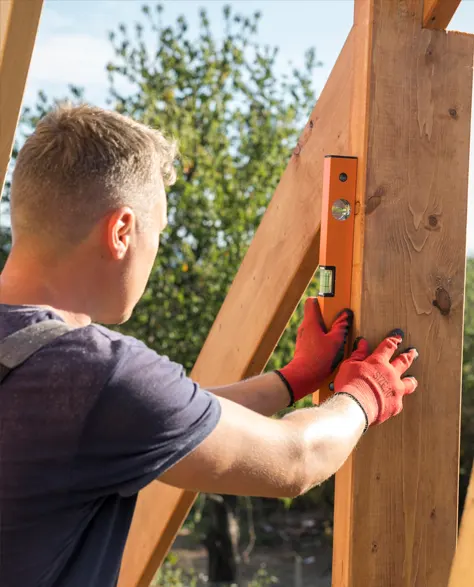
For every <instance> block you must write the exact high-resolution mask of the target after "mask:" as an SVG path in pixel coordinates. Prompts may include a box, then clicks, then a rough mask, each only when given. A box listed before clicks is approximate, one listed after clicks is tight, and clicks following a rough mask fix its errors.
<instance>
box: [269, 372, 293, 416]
mask: <svg viewBox="0 0 474 587" xmlns="http://www.w3.org/2000/svg"><path fill="white" fill-rule="evenodd" d="M274 373H276V374H277V375H278V377H279V378H280V379H281V380H282V381H283V383H284V384H285V386H286V389H287V390H288V394H289V396H290V403H289V404H288V406H287V407H289V408H290V407H291V406H292V405H293V404H294V403H295V401H296V400H295V394H294V393H293V390H292V389H291V385H290V384H289V383H288V380H287V379H286V377H285V376H284V375H283V373H282V372H281V371H279V370H278V369H276V370H275V371H274Z"/></svg>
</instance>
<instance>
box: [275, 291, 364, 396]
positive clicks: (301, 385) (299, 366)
mask: <svg viewBox="0 0 474 587" xmlns="http://www.w3.org/2000/svg"><path fill="white" fill-rule="evenodd" d="M353 318H354V315H353V313H352V310H349V309H347V308H346V309H344V310H342V311H341V312H339V314H338V315H337V316H336V318H335V320H334V322H333V325H332V327H331V330H329V332H328V330H327V328H326V325H325V324H324V320H323V317H322V314H321V309H320V307H319V303H318V300H317V298H308V299H307V300H306V303H305V307H304V318H303V322H302V323H301V325H300V327H299V329H298V336H297V338H296V349H295V355H294V357H293V359H292V361H291V362H290V363H288V365H286V367H283V369H279V370H278V371H277V373H278V374H279V375H280V377H281V378H282V379H283V381H284V382H285V383H286V386H287V387H288V391H289V392H290V396H291V402H290V405H291V404H293V403H294V402H296V401H298V400H300V399H301V398H303V397H305V396H306V395H308V394H310V393H313V392H315V391H317V390H318V389H319V388H320V387H321V384H322V383H324V381H325V380H326V379H327V378H328V377H329V375H331V373H332V372H333V371H334V369H335V368H336V367H337V366H338V365H339V363H340V362H341V361H342V359H343V358H344V345H345V343H346V340H347V335H348V333H349V329H350V328H351V326H352V321H353Z"/></svg>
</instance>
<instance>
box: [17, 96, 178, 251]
mask: <svg viewBox="0 0 474 587" xmlns="http://www.w3.org/2000/svg"><path fill="white" fill-rule="evenodd" d="M177 154H178V153H177V145H176V142H175V141H172V140H168V139H166V138H165V136H164V135H163V134H162V133H161V132H160V131H158V130H155V129H152V128H149V127H148V126H146V125H144V124H141V123H139V122H136V121H134V120H132V119H130V118H127V117H126V116H123V115H121V114H118V113H117V112H113V111H109V110H104V109H102V108H98V107H93V106H89V105H84V104H83V105H80V106H71V105H67V104H66V105H58V106H57V107H56V108H55V109H54V110H52V111H51V112H49V113H48V114H47V115H46V116H45V117H44V118H42V119H41V120H40V121H39V123H38V124H37V126H36V129H35V130H34V132H33V133H32V134H31V135H30V136H29V137H28V139H27V140H26V142H25V143H24V145H23V147H22V148H21V150H20V152H19V154H18V157H17V159H16V164H15V168H14V170H13V177H12V187H11V215H12V228H13V231H14V233H15V232H17V233H19V234H21V233H25V232H26V233H31V232H32V231H33V232H34V233H35V234H37V235H38V236H40V235H41V234H43V233H44V235H45V237H46V238H47V237H48V235H49V236H52V237H53V238H54V239H55V240H56V239H59V240H62V241H65V242H69V243H71V244H75V243H78V242H80V241H81V240H83V239H84V238H85V237H86V236H87V234H88V233H89V232H90V231H91V230H92V228H93V226H94V225H95V223H96V222H97V221H98V220H100V218H102V217H103V216H104V215H105V214H107V213H108V212H109V211H112V210H114V209H117V208H119V207H121V206H130V207H131V208H132V209H133V210H134V211H135V213H136V214H137V218H138V223H139V225H140V223H141V224H142V225H145V224H147V217H148V218H149V213H150V212H151V210H152V209H153V205H154V203H155V202H156V201H157V200H156V197H157V195H158V193H159V190H160V188H161V187H162V185H163V184H164V185H168V186H169V185H172V184H173V183H174V182H175V181H176V171H175V166H174V162H175V159H176V157H177Z"/></svg>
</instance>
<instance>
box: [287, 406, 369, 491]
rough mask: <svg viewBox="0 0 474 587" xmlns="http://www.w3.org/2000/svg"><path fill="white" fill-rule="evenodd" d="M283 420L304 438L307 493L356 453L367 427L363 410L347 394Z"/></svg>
mask: <svg viewBox="0 0 474 587" xmlns="http://www.w3.org/2000/svg"><path fill="white" fill-rule="evenodd" d="M283 421H286V422H287V423H290V422H291V423H293V424H294V425H295V428H296V430H297V431H298V432H299V433H303V435H304V444H305V450H304V453H303V454H304V457H303V459H302V472H301V476H302V477H303V478H304V482H303V489H304V492H306V491H308V490H309V489H311V488H312V487H314V486H315V485H319V484H320V483H322V482H323V481H325V480H326V479H328V478H329V477H331V476H332V475H334V473H336V472H337V471H338V470H339V469H340V467H341V466H342V465H343V464H344V462H345V461H346V459H347V458H348V456H349V455H350V454H351V452H352V451H353V450H354V448H355V446H356V444H357V442H358V441H359V439H360V437H361V436H362V434H363V431H364V428H365V424H366V419H365V415H364V412H363V411H362V409H361V408H360V407H359V406H358V405H357V403H356V402H355V401H354V400H353V399H352V398H350V397H348V396H346V395H336V396H334V397H332V398H331V399H329V400H328V401H327V402H325V403H324V404H322V405H321V406H320V407H318V408H307V409H302V410H297V411H294V412H292V413H290V414H287V415H286V416H285V417H284V418H283Z"/></svg>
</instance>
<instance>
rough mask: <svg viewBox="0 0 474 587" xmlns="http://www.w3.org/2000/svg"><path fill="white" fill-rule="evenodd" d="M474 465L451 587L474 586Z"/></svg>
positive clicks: (450, 580)
mask: <svg viewBox="0 0 474 587" xmlns="http://www.w3.org/2000/svg"><path fill="white" fill-rule="evenodd" d="M473 555H474V466H473V468H472V472H471V482H470V483H469V489H468V492H467V496H466V501H465V503H464V512H463V515H462V521H461V530H460V532H459V542H458V547H457V550H456V554H455V557H454V561H453V566H452V568H451V576H450V579H449V587H472V584H473V583H474V560H473Z"/></svg>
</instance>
